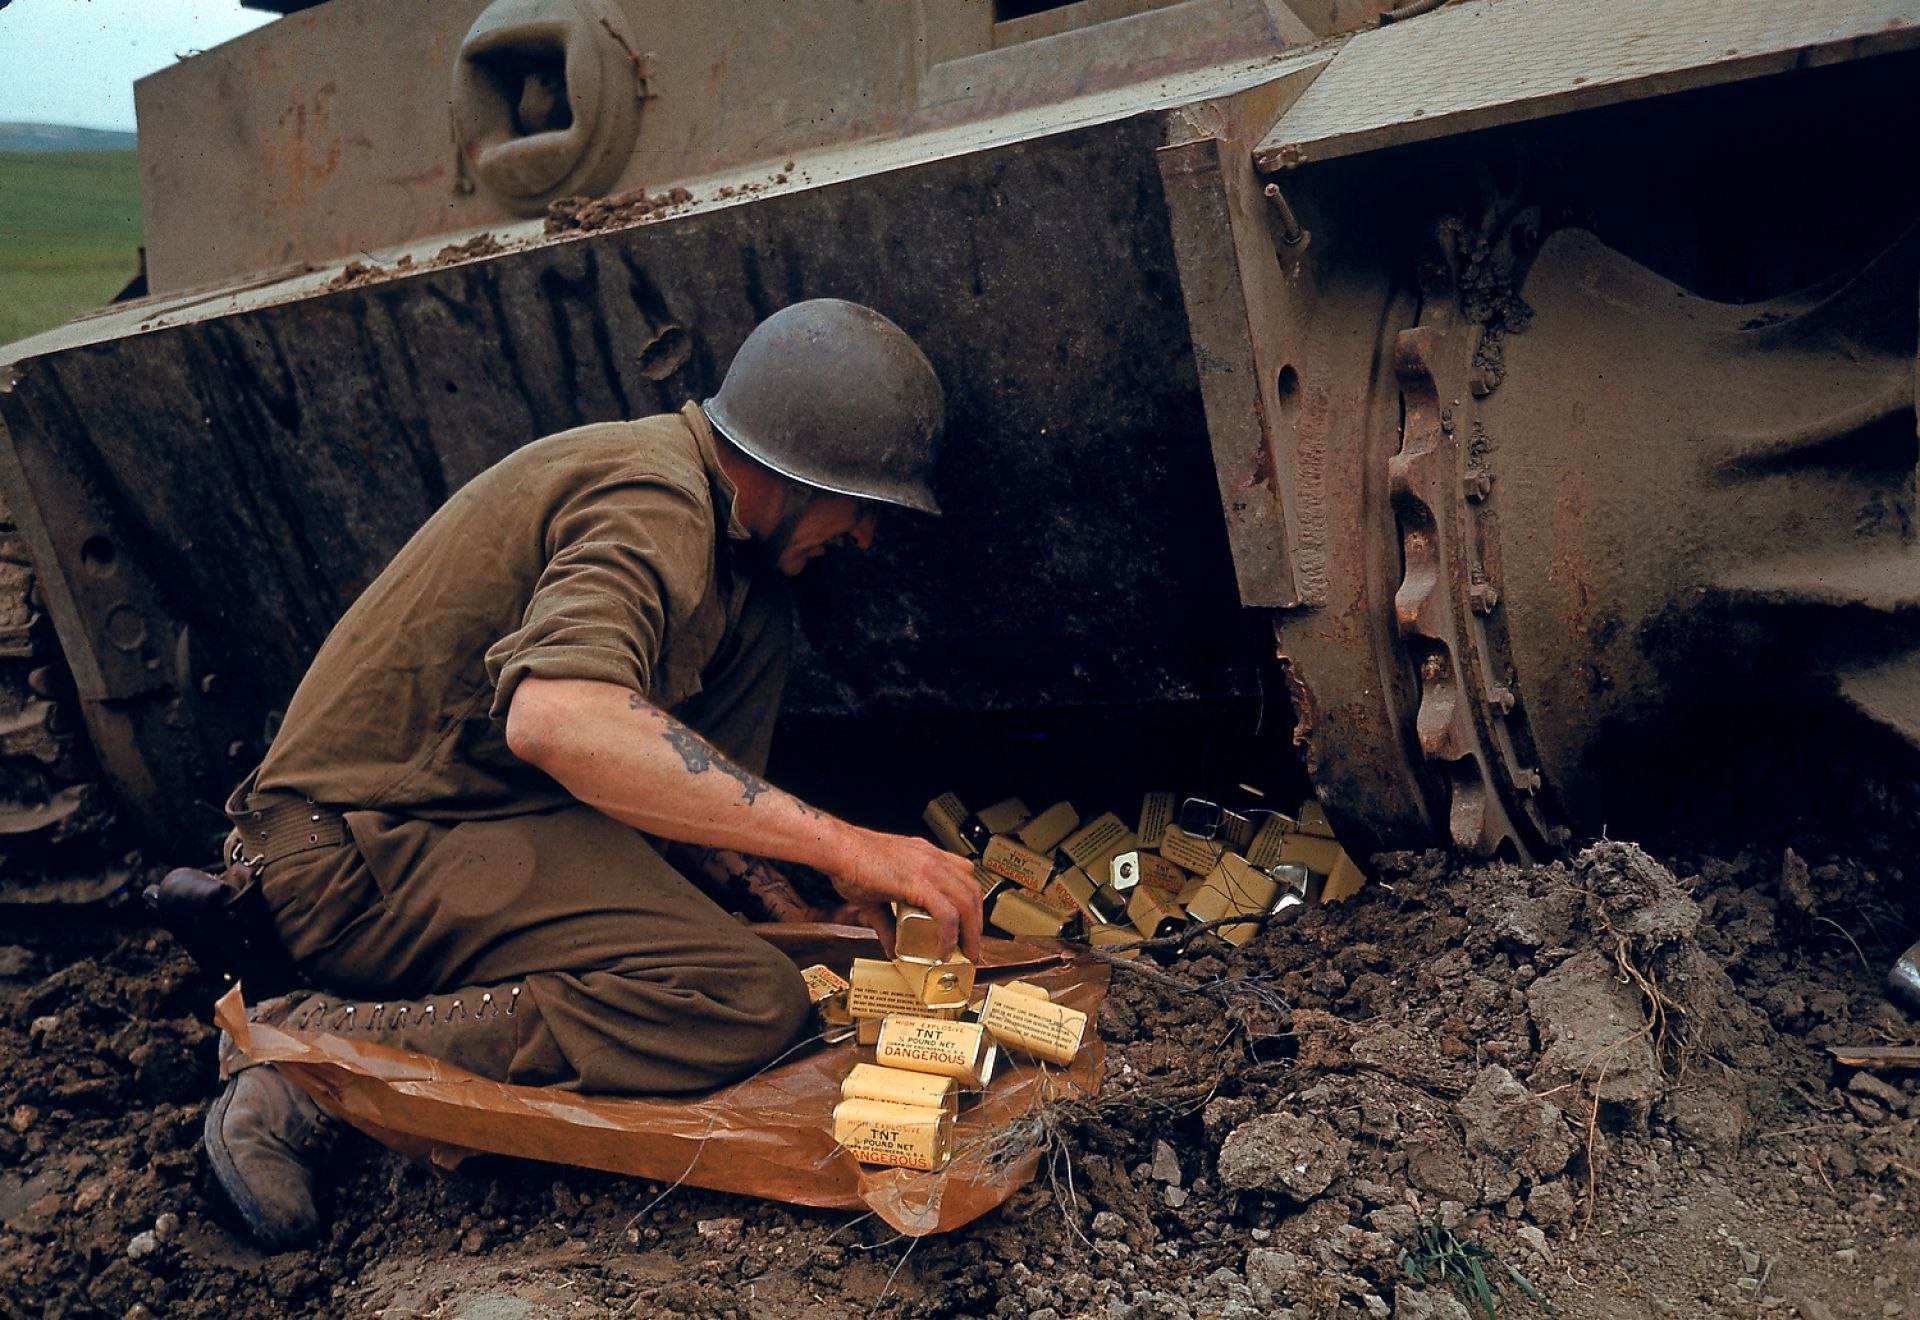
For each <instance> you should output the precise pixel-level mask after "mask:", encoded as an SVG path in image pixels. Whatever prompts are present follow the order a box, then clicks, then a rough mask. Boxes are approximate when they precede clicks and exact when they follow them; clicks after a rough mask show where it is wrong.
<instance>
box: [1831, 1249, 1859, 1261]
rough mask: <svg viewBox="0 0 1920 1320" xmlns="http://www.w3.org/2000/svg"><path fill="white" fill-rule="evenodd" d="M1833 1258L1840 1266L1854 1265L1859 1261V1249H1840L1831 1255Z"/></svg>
mask: <svg viewBox="0 0 1920 1320" xmlns="http://www.w3.org/2000/svg"><path fill="white" fill-rule="evenodd" d="M1833 1258H1834V1259H1835V1260H1837V1261H1839V1262H1840V1263H1841V1264H1842V1265H1855V1264H1858V1263H1859V1261H1860V1249H1859V1248H1858V1247H1842V1248H1840V1250H1838V1251H1836V1252H1834V1253H1833Z"/></svg>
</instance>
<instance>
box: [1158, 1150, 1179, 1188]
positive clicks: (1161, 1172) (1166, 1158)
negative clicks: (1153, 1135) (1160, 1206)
mask: <svg viewBox="0 0 1920 1320" xmlns="http://www.w3.org/2000/svg"><path fill="white" fill-rule="evenodd" d="M1152 1175H1153V1180H1154V1181H1155V1182H1161V1183H1165V1184H1166V1185H1167V1186H1169V1187H1178V1186H1179V1185H1180V1157H1179V1156H1178V1155H1175V1154H1174V1153H1173V1147H1172V1146H1169V1145H1168V1144H1167V1143H1166V1142H1164V1141H1156V1142H1154V1143H1153V1167H1152Z"/></svg>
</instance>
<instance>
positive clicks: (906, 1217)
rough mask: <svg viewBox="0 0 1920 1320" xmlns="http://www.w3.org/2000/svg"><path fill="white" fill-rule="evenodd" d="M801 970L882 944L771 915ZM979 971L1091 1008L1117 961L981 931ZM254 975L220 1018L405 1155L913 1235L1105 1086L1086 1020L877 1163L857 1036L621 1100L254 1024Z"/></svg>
mask: <svg viewBox="0 0 1920 1320" xmlns="http://www.w3.org/2000/svg"><path fill="white" fill-rule="evenodd" d="M757 930H758V932H759V933H760V934H761V935H763V936H765V937H766V938H767V939H768V940H769V941H770V942H771V943H773V944H775V945H777V946H778V947H779V948H781V949H782V950H783V951H784V952H786V953H787V954H788V956H790V957H791V958H793V960H794V962H795V963H796V964H798V965H801V966H807V965H811V964H813V963H816V962H819V963H826V964H827V965H828V966H830V967H833V968H835V969H837V970H839V971H841V972H843V973H844V972H845V971H846V969H847V968H848V966H849V965H850V964H851V963H852V961H853V959H855V958H877V957H880V956H881V951H880V946H879V941H878V940H877V939H876V938H875V937H874V935H873V933H872V932H871V931H865V930H861V929H858V928H856V927H850V926H828V925H791V926H762V927H758V928H757ZM983 943H984V946H985V947H984V949H983V955H984V956H983V958H982V960H981V963H980V968H979V974H978V980H979V981H980V982H982V983H983V984H984V983H991V982H992V981H995V980H1011V979H1014V978H1015V977H1018V978H1020V979H1024V980H1027V981H1031V982H1034V983H1035V984H1038V985H1043V986H1045V987H1046V988H1047V990H1048V991H1049V992H1050V993H1051V994H1052V995H1053V998H1054V1000H1055V1001H1056V1002H1058V1003H1063V1004H1067V1005H1070V1006H1071V1007H1074V1008H1077V1009H1080V1010H1081V1011H1082V1012H1085V1013H1086V1014H1088V1015H1089V1016H1090V1017H1091V1016H1093V1015H1094V1014H1095V1012H1096V1011H1097V1010H1098V1008H1099V1006H1100V1001H1101V999H1102V998H1104V997H1105V995H1106V990H1107V977H1108V970H1107V968H1106V966H1105V965H1104V964H1102V963H1100V962H1097V961H1095V960H1092V959H1090V958H1087V957H1086V955H1085V954H1084V953H1081V954H1077V955H1076V954H1075V953H1073V952H1071V951H1069V950H1068V949H1067V947H1066V946H1063V945H1060V944H1057V943H1056V942H1053V941H1028V940H1000V939H992V938H989V939H987V940H985V941H984V942H983ZM241 995H242V988H241V987H239V986H236V987H234V988H233V989H232V990H230V991H228V992H227V994H226V995H225V996H224V997H223V998H222V999H221V1000H220V1002H219V1004H218V1005H217V1007H216V1009H215V1012H214V1020H215V1021H216V1022H217V1023H218V1024H219V1025H220V1026H221V1027H222V1028H224V1029H225V1030H226V1031H228V1032H229V1033H231V1035H232V1036H233V1039H234V1042H235V1043H236V1044H237V1045H238V1046H239V1047H240V1049H241V1051H242V1052H243V1053H245V1054H246V1055H247V1056H248V1057H249V1058H252V1059H255V1060H258V1061H259V1062H262V1063H271V1064H273V1065H274V1066H275V1067H277V1068H279V1069H280V1070H281V1071H282V1072H283V1073H284V1074H286V1076H287V1077H288V1078H290V1079H291V1080H292V1081H294V1082H295V1083H296V1084H298V1085H299V1086H301V1087H302V1088H303V1089H305V1090H306V1091H307V1092H308V1093H310V1094H311V1095H312V1096H313V1098H314V1099H315V1100H316V1101H318V1102H319V1104H320V1105H321V1107H322V1108H324V1109H325V1110H327V1111H328V1112H329V1113H331V1114H334V1115H335V1116H337V1117H339V1118H342V1119H344V1120H346V1121H347V1122H349V1123H351V1124H352V1125H353V1126H355V1127H357V1128H359V1129H360V1130H361V1131H363V1132H365V1133H367V1134H368V1135H369V1136H372V1137H373V1138H374V1139H375V1140H377V1141H380V1142H382V1143H384V1144H385V1145H387V1146H390V1147H392V1148H394V1149H396V1150H399V1151H401V1152H402V1153H404V1154H408V1155H413V1156H417V1157H422V1158H426V1159H430V1160H432V1161H433V1162H434V1163H436V1164H439V1165H441V1166H443V1167H447V1168H451V1167H454V1166H455V1165H457V1164H459V1163H460V1162H461V1161H462V1160H464V1159H466V1158H468V1157H469V1156H471V1155H475V1154H496V1155H509V1156H515V1157H518V1158H522V1159H530V1160H545V1161H551V1162H555V1163H561V1164H577V1165H581V1166H584V1167H586V1168H591V1169H603V1170H606V1171H608V1172H612V1173H624V1174H631V1175H633V1176H635V1177H640V1178H651V1179H654V1180H656V1181H660V1182H665V1183H681V1182H684V1183H689V1184H691V1185H693V1186H696V1187H706V1188H711V1189H712V1190H714V1191H723V1192H739V1193H744V1194H746V1195H749V1196H759V1197H765V1198H768V1199H771V1200H777V1201H787V1202H791V1203H793V1204H795V1205H809V1206H820V1207H824V1208H829V1209H848V1210H859V1209H867V1210H871V1211H873V1212H874V1213H875V1214H877V1215H879V1216H880V1218H881V1219H883V1220H885V1221H886V1222H887V1223H888V1224H890V1225H892V1226H893V1228H894V1229H895V1230H896V1231H898V1232H900V1233H902V1234H905V1235H906V1236H908V1237H921V1236H924V1235H926V1234H929V1233H945V1232H950V1231H951V1230H953V1229H956V1228H959V1227H960V1226H961V1225H963V1224H966V1223H968V1222H969V1221H971V1220H973V1219H976V1218H978V1217H979V1216H980V1215H983V1214H985V1213H986V1212H987V1211H989V1210H991V1209H993V1208H995V1207H996V1206H998V1205H1000V1204H1001V1203H1002V1202H1004V1201H1005V1200H1006V1199H1007V1198H1008V1197H1009V1196H1011V1195H1013V1193H1014V1192H1015V1191H1016V1190H1017V1189H1019V1188H1020V1187H1021V1186H1023V1185H1024V1184H1026V1183H1027V1182H1028V1181H1029V1180H1030V1179H1032V1177H1033V1175H1034V1172H1035V1170H1036V1169H1037V1168H1038V1166H1039V1162H1040V1159H1041V1157H1042V1155H1043V1154H1044V1153H1045V1145H1044V1143H1043V1142H1039V1141H1038V1138H1037V1135H1036V1134H1034V1133H1033V1129H1032V1128H1030V1127H1029V1128H1016V1125H1017V1124H1018V1123H1019V1120H1020V1119H1022V1118H1023V1117H1024V1116H1026V1115H1027V1114H1029V1113H1031V1112H1033V1111H1034V1110H1036V1109H1038V1108H1040V1107H1041V1106H1043V1105H1046V1104H1049V1103H1052V1102H1055V1101H1061V1100H1071V1099H1074V1098H1077V1097H1081V1096H1090V1095H1092V1094H1093V1093H1094V1092H1095V1091H1096V1090H1098V1089H1099V1085H1100V1078H1101V1075H1102V1069H1103V1065H1104V1062H1105V1058H1106V1050H1105V1047H1104V1045H1103V1044H1102V1043H1101V1041H1100V1039H1099V1036H1098V1035H1097V1034H1096V1033H1095V1032H1093V1031H1091V1030H1089V1031H1088V1033H1087V1044H1086V1045H1085V1046H1084V1047H1083V1048H1082V1049H1081V1051H1080V1056H1079V1058H1077V1059H1075V1060H1074V1062H1073V1065H1072V1066H1071V1067H1068V1068H1059V1067H1055V1066H1053V1065H1049V1064H1043V1063H1039V1062H1037V1061H1035V1060H1032V1059H1028V1058H1025V1057H1023V1056H1019V1055H1011V1054H1008V1053H1006V1052H1004V1051H1003V1052H1002V1055H1001V1061H1000V1068H999V1071H998V1073H997V1074H996V1076H995V1077H994V1079H993V1082H992V1084H991V1085H990V1086H989V1087H988V1089H987V1091H986V1093H985V1094H984V1095H982V1096H980V1097H978V1098H976V1099H974V1100H973V1101H972V1102H971V1103H970V1104H967V1105H965V1106H963V1108H962V1110H961V1115H960V1120H959V1123H958V1126H957V1129H956V1132H955V1137H954V1146H955V1154H954V1158H953V1160H952V1162H951V1163H949V1164H948V1165H947V1167H946V1168H945V1169H942V1170H939V1171H937V1172H932V1173H923V1172H919V1171H917V1170H911V1169H889V1168H870V1167H867V1166H863V1165H862V1164H860V1163H859V1161H857V1160H855V1159H854V1158H853V1156H852V1155H850V1154H848V1153H847V1152H846V1151H845V1150H842V1149H841V1148H840V1147H839V1146H838V1145H837V1144H836V1143H835V1142H834V1140H833V1134H832V1127H833V1123H832V1114H833V1106H834V1104H835V1103H836V1102H837V1101H838V1100H839V1098H840V1083H841V1081H842V1080H843V1079H844V1078H845V1077H846V1075H847V1073H848V1072H849V1071H850V1070H851V1069H852V1068H853V1065H854V1064H856V1063H860V1062H872V1060H873V1050H872V1049H871V1048H864V1049H863V1048H861V1047H859V1046H856V1045H854V1044H853V1043H852V1042H848V1043H846V1044H842V1045H833V1046H818V1047H813V1048H805V1049H801V1050H799V1051H797V1052H796V1053H795V1054H793V1055H792V1056H790V1057H789V1058H787V1059H786V1060H785V1061H783V1062H780V1063H778V1064H776V1065H775V1066H773V1067H770V1068H768V1069H767V1070H766V1071H764V1072H762V1073H760V1074H758V1075H757V1076H754V1077H751V1078H749V1079H747V1080H746V1081H742V1082H736V1083H735V1084H733V1085H732V1086H727V1087H722V1088H721V1089H719V1090H716V1091H709V1092H705V1093H701V1094H697V1095H691V1096H642V1097H610V1096H590V1095H580V1094H577V1093H575V1092H571V1091H560V1090H554V1089H550V1088H545V1087H531V1086H512V1085H508V1084H506V1083H502V1082H494V1081H489V1080H487V1079H486V1078H483V1077H477V1076H475V1075H474V1074H472V1073H469V1072H466V1071H464V1070H462V1069H459V1068H456V1067H453V1066H452V1065H451V1064H447V1063H442V1062H440V1061H439V1060H437V1059H433V1058H429V1057H428V1056H426V1055H424V1054H416V1053H413V1052H411V1051H407V1050H396V1049H390V1048H388V1047H386V1046H382V1045H374V1044H369V1043H366V1042H361V1041H354V1040H350V1039H348V1038H346V1037H343V1036H334V1035H329V1034H326V1033H324V1032H311V1031H290V1030H282V1029H280V1028H276V1027H270V1026H266V1025H264V1024H260V1023H250V1022H248V1021H247V1017H246V1005H245V1003H244V1002H243V1000H242V997H241Z"/></svg>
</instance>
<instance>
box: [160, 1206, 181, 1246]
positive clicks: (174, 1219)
mask: <svg viewBox="0 0 1920 1320" xmlns="http://www.w3.org/2000/svg"><path fill="white" fill-rule="evenodd" d="M179 1232H180V1216H179V1215H176V1214H174V1213H173V1211H171V1210H169V1211H167V1212H166V1213H165V1214H163V1215H161V1216H160V1217H159V1218H158V1219H156V1220H154V1221H153V1235H154V1236H155V1237H157V1238H159V1239H160V1240H161V1241H162V1242H171V1241H173V1239H174V1238H175V1237H176V1236H178V1235H179Z"/></svg>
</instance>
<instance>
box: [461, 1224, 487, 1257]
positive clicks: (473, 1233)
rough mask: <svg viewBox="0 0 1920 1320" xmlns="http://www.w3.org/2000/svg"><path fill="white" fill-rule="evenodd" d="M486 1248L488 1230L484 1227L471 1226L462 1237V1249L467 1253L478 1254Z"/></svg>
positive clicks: (470, 1254) (469, 1254)
mask: <svg viewBox="0 0 1920 1320" xmlns="http://www.w3.org/2000/svg"><path fill="white" fill-rule="evenodd" d="M486 1249H487V1230H486V1229H484V1228H470V1229H468V1230H467V1232H466V1236H465V1237H462V1238H461V1239H460V1250H461V1252H462V1253H464V1254H465V1255H468V1256H478V1255H479V1254H480V1253H481V1252H483V1251H485V1250H486Z"/></svg>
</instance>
